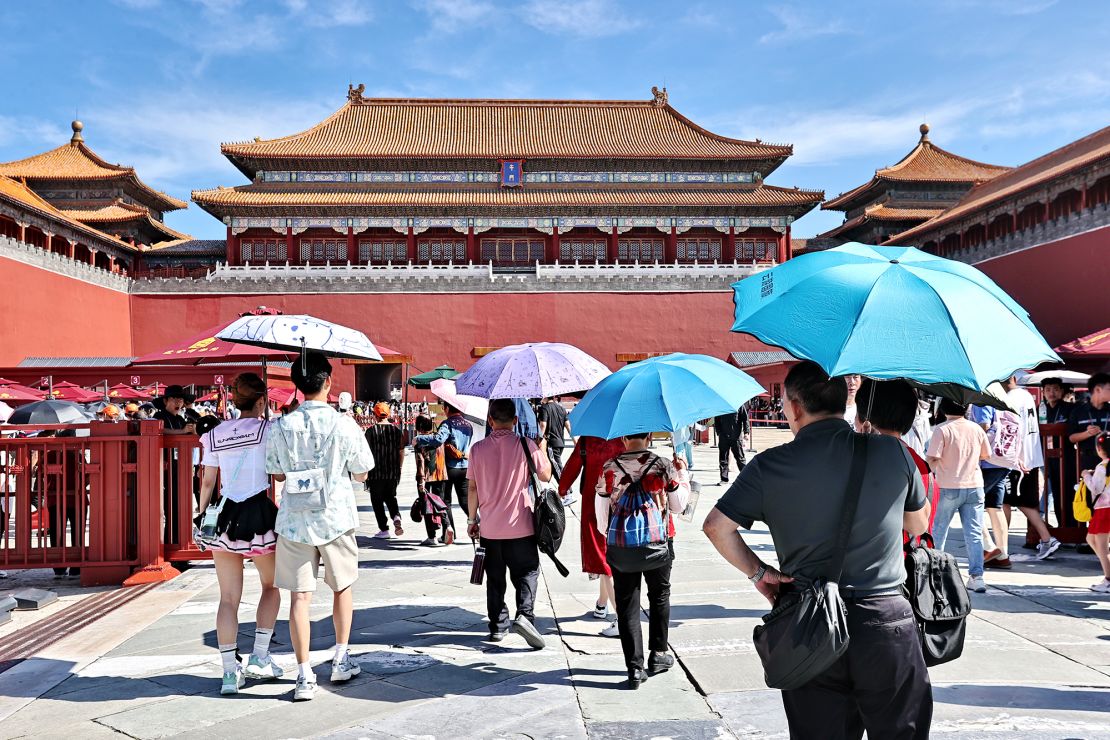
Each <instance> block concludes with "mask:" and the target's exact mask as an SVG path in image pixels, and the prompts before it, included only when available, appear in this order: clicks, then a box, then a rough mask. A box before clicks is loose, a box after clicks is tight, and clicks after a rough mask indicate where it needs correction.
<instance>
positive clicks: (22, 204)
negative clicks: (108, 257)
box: [0, 189, 139, 253]
mask: <svg viewBox="0 0 1110 740" xmlns="http://www.w3.org/2000/svg"><path fill="white" fill-rule="evenodd" d="M0 199H4V200H7V201H9V202H11V203H12V204H13V205H14V206H15V207H17V208H23V209H27V210H30V211H32V212H34V213H35V214H36V215H37V216H39V217H40V218H43V219H46V220H49V221H55V222H59V223H62V224H64V225H65V226H66V227H68V228H71V229H73V230H75V231H77V232H79V233H82V234H85V235H86V236H87V237H88V238H89V239H90V242H93V243H96V242H99V243H100V244H109V245H111V246H113V247H115V248H117V249H120V250H123V251H124V252H133V253H138V251H139V250H138V249H136V248H135V247H133V246H131V245H130V244H129V243H127V242H125V241H123V240H122V239H117V238H116V237H114V236H112V235H111V234H106V233H104V232H103V231H101V230H100V229H96V228H93V227H92V226H88V225H86V224H83V223H81V222H80V221H75V220H73V219H71V218H68V217H67V216H66V215H65V214H63V213H62V212H61V211H58V210H57V209H55V208H53V207H52V206H49V207H43V206H41V205H38V204H37V203H35V202H34V201H32V200H29V199H24V198H17V197H14V196H12V195H11V194H9V193H7V192H5V191H4V190H2V189H0ZM48 205H49V204H48Z"/></svg>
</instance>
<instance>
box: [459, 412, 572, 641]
mask: <svg viewBox="0 0 1110 740" xmlns="http://www.w3.org/2000/svg"><path fill="white" fill-rule="evenodd" d="M489 422H490V429H491V431H490V433H489V435H488V436H487V437H486V438H485V439H483V440H482V441H480V442H477V443H475V444H474V446H473V447H471V448H470V466H469V467H468V468H467V473H466V477H467V480H469V481H470V495H469V496H468V497H467V502H466V503H467V515H468V519H467V521H466V524H467V527H466V531H467V533H468V534H469V535H470V538H471V539H472V540H479V541H480V542H481V545H482V547H483V548H485V551H486V559H485V574H486V579H485V580H486V614H487V616H488V617H489V630H490V636H489V639H490V641H492V642H500V641H501V640H503V639H505V633H506V632H508V631H509V630H510V629H512V631H513V632H516V633H517V634H518V635H520V636H521V637H523V638H524V640H525V642H527V643H528V644H529V645H531V646H532V647H533V648H535V649H536V650H539V649H541V648H543V647H544V644H545V643H544V639H543V636H542V635H541V634H540V633H539V631H538V630H537V629H536V627H535V624H534V623H535V614H534V612H533V608H534V606H535V602H536V584H537V582H538V580H539V574H540V551H539V548H538V546H537V545H536V538H535V526H534V524H533V523H532V494H531V492H530V491H529V478H530V474H529V466H528V457H529V456H530V457H531V458H532V465H533V466H534V467H535V469H536V475H537V476H538V477H539V479H540V480H541V481H544V482H546V481H549V480H551V463H550V462H548V459H547V450H546V449H545V446H546V443H545V442H544V441H543V440H542V439H541V440H540V444H539V446H538V447H537V446H536V444H535V443H534V442H532V440H530V439H524V438H523V437H519V436H517V434H516V432H515V431H513V428H514V427H515V425H516V405H515V404H514V403H513V401H512V399H504V398H502V399H496V400H493V401H490V404H489ZM479 514H481V517H482V518H481V523H480V524H479V521H478V515H479ZM506 569H507V570H508V572H509V579H510V580H511V581H512V583H513V587H514V588H515V589H516V619H515V620H513V621H512V622H511V623H510V621H509V609H508V607H507V606H506V605H505V590H506V584H505V571H506Z"/></svg>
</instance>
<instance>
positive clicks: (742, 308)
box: [732, 243, 1060, 390]
mask: <svg viewBox="0 0 1110 740" xmlns="http://www.w3.org/2000/svg"><path fill="white" fill-rule="evenodd" d="M733 290H734V291H735V296H734V298H735V302H736V312H735V322H734V323H733V326H732V330H733V331H735V332H742V333H747V334H751V335H753V336H755V337H757V338H758V339H760V340H762V341H764V342H766V343H767V344H772V345H776V346H779V347H782V348H783V349H785V350H786V351H788V352H790V354H792V355H794V356H795V357H799V358H802V359H808V360H813V361H814V362H816V363H817V364H819V365H820V366H821V367H822V368H824V369H825V372H827V373H829V375H832V376H836V375H848V374H851V373H859V374H861V375H867V376H869V377H872V378H876V379H879V380H893V379H896V378H905V379H908V380H916V381H918V382H920V383H955V384H957V385H962V386H965V387H967V388H972V389H974V390H983V389H985V388H986V387H987V386H988V385H990V384H991V383H992V382H994V381H996V380H1003V379H1005V378H1008V377H1009V376H1010V375H1011V374H1013V372H1014V371H1015V370H1017V369H1019V368H1031V367H1036V366H1037V365H1039V364H1040V363H1042V362H1059V361H1060V358H1059V357H1057V356H1056V353H1055V352H1053V351H1052V348H1051V347H1049V346H1048V344H1047V343H1046V342H1045V340H1044V337H1042V336H1041V335H1040V333H1039V332H1038V331H1037V329H1036V327H1035V326H1033V323H1032V321H1030V319H1029V314H1028V313H1027V312H1026V311H1025V309H1023V308H1022V307H1021V306H1019V305H1018V304H1017V303H1016V302H1015V301H1014V300H1013V299H1012V298H1010V297H1009V296H1008V295H1006V293H1005V292H1004V291H1003V290H1002V289H1001V288H999V287H998V286H997V285H995V283H994V282H993V281H992V280H991V279H990V278H988V277H987V276H986V275H984V274H983V273H981V272H980V271H979V270H976V269H975V268H974V267H972V266H970V265H966V264H964V263H962V262H956V261H953V260H947V259H943V258H941V257H936V256H934V255H931V254H927V253H925V252H922V251H919V250H917V249H914V248H912V247H873V246H868V245H866V244H858V243H850V244H845V245H843V246H840V247H836V248H834V249H828V250H824V251H821V252H814V253H812V254H805V255H802V256H800V257H798V258H797V259H793V260H790V261H789V262H786V263H785V264H782V265H779V266H778V267H775V268H773V269H771V270H768V271H766V272H764V273H761V274H760V275H758V276H756V277H753V278H751V279H748V280H742V281H740V282H738V283H736V284H734V285H733Z"/></svg>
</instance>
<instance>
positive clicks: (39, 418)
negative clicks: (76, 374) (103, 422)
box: [8, 401, 89, 424]
mask: <svg viewBox="0 0 1110 740" xmlns="http://www.w3.org/2000/svg"><path fill="white" fill-rule="evenodd" d="M88 420H89V415H88V414H87V413H85V411H84V409H82V408H81V407H80V406H78V405H77V404H75V403H71V402H69V401H36V402H35V403H29V404H27V405H26V406H20V407H19V408H17V409H16V410H15V411H13V412H12V415H11V416H9V417H8V423H9V424H84V423H85V422H86V421H88Z"/></svg>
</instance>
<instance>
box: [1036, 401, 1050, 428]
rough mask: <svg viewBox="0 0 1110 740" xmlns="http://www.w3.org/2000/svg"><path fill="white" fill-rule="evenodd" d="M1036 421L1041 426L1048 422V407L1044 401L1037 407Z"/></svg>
mask: <svg viewBox="0 0 1110 740" xmlns="http://www.w3.org/2000/svg"><path fill="white" fill-rule="evenodd" d="M1037 421H1038V422H1039V423H1041V424H1045V423H1047V422H1048V406H1046V405H1045V402H1044V401H1041V405H1040V406H1038V407H1037Z"/></svg>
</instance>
